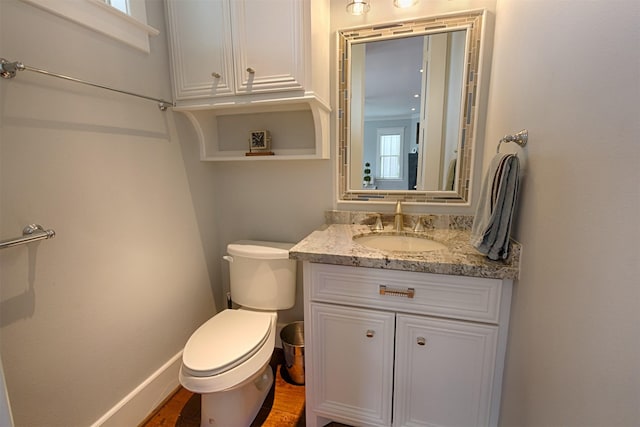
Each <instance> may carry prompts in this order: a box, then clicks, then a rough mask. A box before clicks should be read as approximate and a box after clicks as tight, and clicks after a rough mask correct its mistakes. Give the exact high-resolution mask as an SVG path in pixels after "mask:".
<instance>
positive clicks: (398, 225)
mask: <svg viewBox="0 0 640 427" xmlns="http://www.w3.org/2000/svg"><path fill="white" fill-rule="evenodd" d="M394 228H395V230H396V231H402V229H403V228H404V218H403V217H402V203H401V202H400V200H398V202H397V203H396V213H395V218H394Z"/></svg>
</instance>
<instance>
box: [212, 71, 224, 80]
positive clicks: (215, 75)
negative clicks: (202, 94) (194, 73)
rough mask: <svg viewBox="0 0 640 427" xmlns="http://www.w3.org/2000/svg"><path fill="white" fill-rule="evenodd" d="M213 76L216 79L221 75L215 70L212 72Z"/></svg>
mask: <svg viewBox="0 0 640 427" xmlns="http://www.w3.org/2000/svg"><path fill="white" fill-rule="evenodd" d="M211 77H213V78H215V79H219V78H220V77H222V76H220V73H216V72H215V71H214V72H213V73H211Z"/></svg>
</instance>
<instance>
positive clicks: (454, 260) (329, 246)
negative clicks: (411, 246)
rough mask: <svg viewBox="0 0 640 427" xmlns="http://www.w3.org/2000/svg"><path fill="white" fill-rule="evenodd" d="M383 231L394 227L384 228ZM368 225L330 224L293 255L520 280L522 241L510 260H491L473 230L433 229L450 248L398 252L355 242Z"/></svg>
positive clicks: (429, 231) (431, 232)
mask: <svg viewBox="0 0 640 427" xmlns="http://www.w3.org/2000/svg"><path fill="white" fill-rule="evenodd" d="M385 228H386V230H385V231H384V232H390V231H391V230H390V229H388V228H387V227H385ZM371 233H373V232H372V231H371V227H370V226H369V225H365V224H329V225H325V226H323V227H322V228H321V229H319V230H316V231H314V232H313V233H311V234H310V235H308V236H307V237H305V238H304V239H303V240H302V241H300V242H299V243H298V244H296V245H295V246H294V247H293V248H291V250H290V251H289V254H290V258H292V259H296V260H300V261H310V262H317V263H323V264H337V265H347V266H354V267H371V268H383V269H391V270H404V271H417V272H423V273H435V274H451V275H456V276H472V277H484V278H493V279H517V278H518V273H519V266H520V249H521V247H520V244H519V243H517V242H515V241H512V242H511V250H510V254H509V257H508V259H507V260H505V261H492V260H490V259H488V258H487V257H486V256H484V255H482V254H481V253H479V252H478V251H477V250H476V249H475V248H473V247H472V246H471V244H470V243H469V237H470V230H468V229H450V228H431V229H427V230H426V231H425V232H423V233H422V234H423V235H424V236H425V237H426V238H429V239H431V240H435V241H437V242H440V243H442V244H444V245H445V246H446V247H447V249H443V250H436V251H430V252H396V251H384V250H379V249H372V248H368V247H365V246H362V245H360V244H358V243H355V242H354V241H353V237H354V236H357V235H362V234H371Z"/></svg>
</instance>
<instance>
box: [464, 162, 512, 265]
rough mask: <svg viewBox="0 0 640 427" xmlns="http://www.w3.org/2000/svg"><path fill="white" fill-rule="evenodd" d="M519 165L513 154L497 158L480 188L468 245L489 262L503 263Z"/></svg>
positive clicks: (507, 246)
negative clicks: (499, 261) (501, 261)
mask: <svg viewBox="0 0 640 427" xmlns="http://www.w3.org/2000/svg"><path fill="white" fill-rule="evenodd" d="M519 174H520V162H519V160H518V157H517V156H515V155H513V154H504V155H501V154H499V155H497V156H495V157H494V158H493V160H492V161H491V164H490V165H489V170H488V171H487V175H486V176H485V179H484V182H483V184H482V192H481V194H480V201H479V203H478V207H477V209H476V214H475V217H474V219H473V226H472V227H471V239H470V243H471V245H473V247H475V248H476V249H477V250H478V251H479V252H480V253H482V254H484V255H487V257H488V258H489V259H492V260H498V259H506V258H507V256H508V255H509V237H510V233H511V223H512V220H513V211H514V208H515V204H516V200H517V198H518V186H519Z"/></svg>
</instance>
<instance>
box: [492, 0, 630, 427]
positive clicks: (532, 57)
mask: <svg viewBox="0 0 640 427" xmlns="http://www.w3.org/2000/svg"><path fill="white" fill-rule="evenodd" d="M639 12H640V4H639V3H638V2H637V1H633V0H628V1H627V0H623V1H588V2H587V1H583V2H559V1H555V0H536V1H510V0H499V1H498V8H497V17H496V34H495V47H494V62H493V69H492V76H491V81H492V84H491V98H490V103H489V113H488V124H487V137H486V141H488V142H487V147H486V154H485V164H487V162H488V161H489V159H490V158H491V157H493V156H494V155H495V145H494V143H491V144H489V142H495V143H497V141H498V139H499V138H500V137H501V136H502V135H503V134H505V133H511V132H514V131H517V130H519V129H520V128H527V129H528V130H529V135H530V143H529V146H528V147H527V149H526V150H524V152H522V154H521V158H522V159H523V160H524V166H525V170H524V179H523V187H522V192H521V196H522V197H521V201H520V207H519V212H518V222H517V226H516V229H515V235H516V237H517V238H518V239H519V240H520V241H521V242H522V244H523V258H522V272H521V280H520V281H519V282H518V283H517V284H516V286H515V293H514V295H513V306H512V310H511V313H512V315H511V333H510V342H509V347H508V349H507V362H506V374H505V379H504V383H505V385H504V390H503V405H502V420H501V424H502V425H504V426H551V425H556V426H558V425H562V426H637V425H640V409H639V408H640V405H638V403H639V402H640V363H639V361H640V334H639V333H638V331H639V330H640V310H638V308H639V307H640V286H638V285H639V283H640V279H639V278H640V250H639V249H638V242H639V241H640V222H639V219H640V190H639V189H640V173H639V170H640V169H639V168H638V165H639V164H640V143H639V141H640V120H639V118H640V108H639V107H638V99H639V95H640V86H639V81H638V76H640V68H639V65H640V57H639V51H638V46H639V42H640V26H639V25H638V22H640V19H639V18H640V13H639ZM514 64H517V65H514ZM504 148H505V151H508V150H515V147H513V144H507V145H506V146H504Z"/></svg>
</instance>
